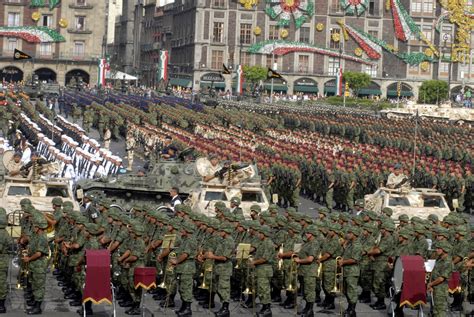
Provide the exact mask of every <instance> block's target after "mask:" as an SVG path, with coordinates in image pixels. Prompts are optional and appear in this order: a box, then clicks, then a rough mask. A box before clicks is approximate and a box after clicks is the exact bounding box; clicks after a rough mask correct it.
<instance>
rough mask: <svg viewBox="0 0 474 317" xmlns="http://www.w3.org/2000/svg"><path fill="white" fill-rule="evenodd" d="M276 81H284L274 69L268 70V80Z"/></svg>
mask: <svg viewBox="0 0 474 317" xmlns="http://www.w3.org/2000/svg"><path fill="white" fill-rule="evenodd" d="M272 78H273V79H275V78H278V79H283V76H281V74H280V73H277V72H276V71H274V70H273V69H271V68H268V72H267V79H272Z"/></svg>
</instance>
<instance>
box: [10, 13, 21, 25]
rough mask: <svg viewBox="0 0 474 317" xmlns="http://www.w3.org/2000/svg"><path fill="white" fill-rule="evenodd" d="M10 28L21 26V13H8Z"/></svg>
mask: <svg viewBox="0 0 474 317" xmlns="http://www.w3.org/2000/svg"><path fill="white" fill-rule="evenodd" d="M8 26H20V13H17V12H9V13H8Z"/></svg>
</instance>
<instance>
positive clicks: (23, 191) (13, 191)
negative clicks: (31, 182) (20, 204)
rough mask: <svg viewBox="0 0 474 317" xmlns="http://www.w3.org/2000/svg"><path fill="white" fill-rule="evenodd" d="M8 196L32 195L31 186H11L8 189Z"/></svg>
mask: <svg viewBox="0 0 474 317" xmlns="http://www.w3.org/2000/svg"><path fill="white" fill-rule="evenodd" d="M8 196H31V190H30V188H29V187H24V186H11V187H10V188H9V189H8Z"/></svg>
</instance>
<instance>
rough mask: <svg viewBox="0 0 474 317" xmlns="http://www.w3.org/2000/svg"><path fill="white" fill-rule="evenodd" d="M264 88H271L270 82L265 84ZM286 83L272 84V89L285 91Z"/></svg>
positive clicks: (286, 88)
mask: <svg viewBox="0 0 474 317" xmlns="http://www.w3.org/2000/svg"><path fill="white" fill-rule="evenodd" d="M265 90H272V84H265ZM287 90H288V87H287V86H286V85H279V84H273V91H287Z"/></svg>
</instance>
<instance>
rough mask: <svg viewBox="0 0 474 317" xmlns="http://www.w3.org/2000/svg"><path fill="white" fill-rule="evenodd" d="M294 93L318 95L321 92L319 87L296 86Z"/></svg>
mask: <svg viewBox="0 0 474 317" xmlns="http://www.w3.org/2000/svg"><path fill="white" fill-rule="evenodd" d="M293 91H294V92H309V93H314V94H315V93H317V92H318V91H319V89H318V86H309V85H308V86H307V85H304V86H301V85H295V86H294V87H293Z"/></svg>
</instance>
